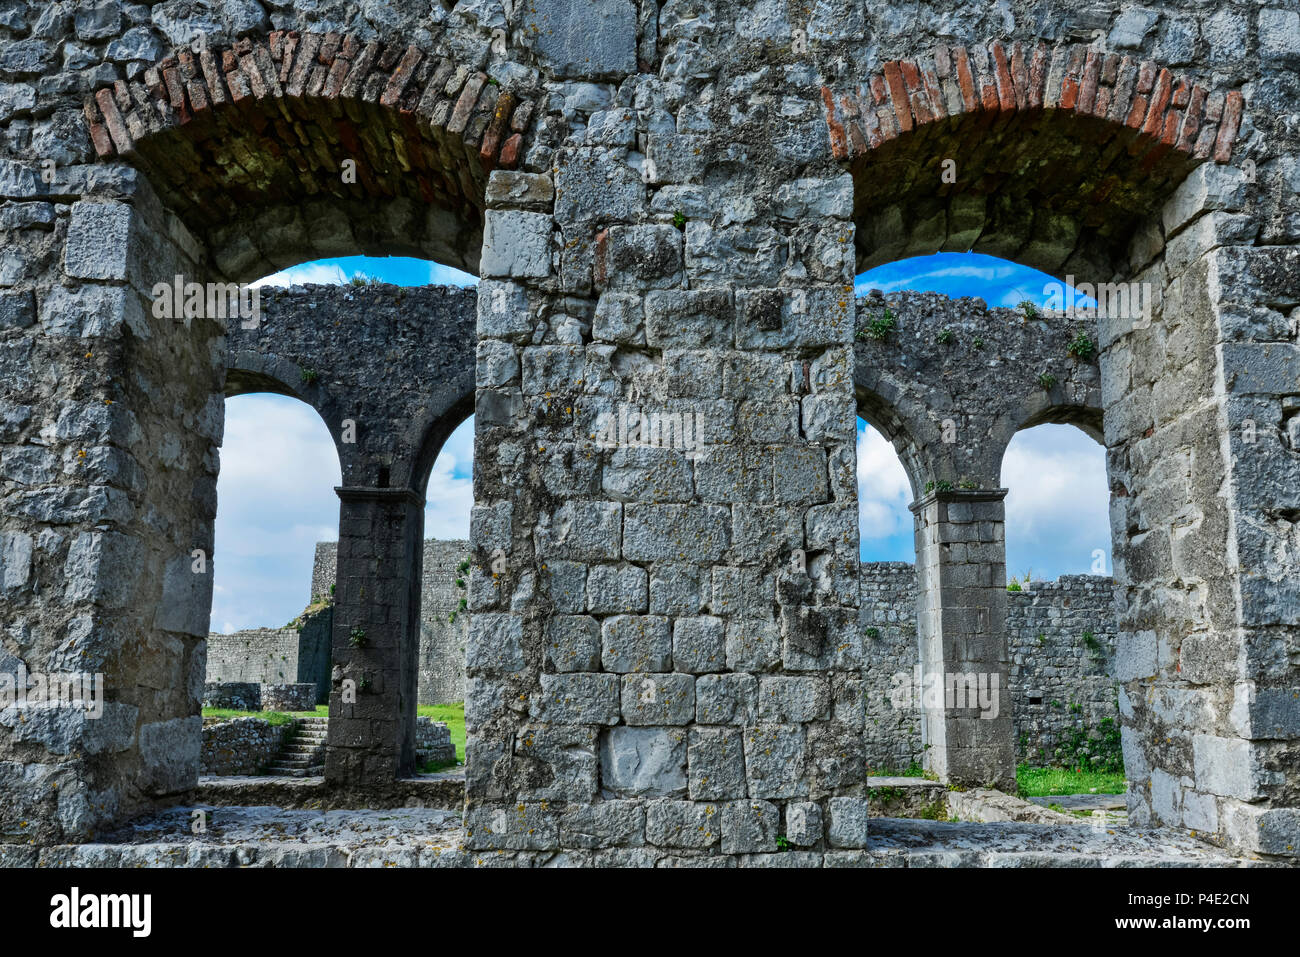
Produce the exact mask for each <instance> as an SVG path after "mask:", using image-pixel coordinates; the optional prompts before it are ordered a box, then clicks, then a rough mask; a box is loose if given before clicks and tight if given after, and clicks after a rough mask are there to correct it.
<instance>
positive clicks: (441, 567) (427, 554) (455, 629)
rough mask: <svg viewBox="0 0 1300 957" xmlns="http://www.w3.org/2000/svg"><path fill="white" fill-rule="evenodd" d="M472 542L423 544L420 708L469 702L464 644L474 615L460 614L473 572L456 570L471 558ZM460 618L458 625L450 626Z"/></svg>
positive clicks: (427, 542)
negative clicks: (421, 706)
mask: <svg viewBox="0 0 1300 957" xmlns="http://www.w3.org/2000/svg"><path fill="white" fill-rule="evenodd" d="M469 555H470V547H469V542H467V541H437V540H434V539H425V541H424V576H423V580H422V581H421V587H420V664H419V669H420V670H419V691H418V694H419V699H420V704H448V703H450V702H453V701H464V700H465V639H466V636H467V635H468V621H469V615H468V614H466V613H465V612H463V611H460V602H461V599H462V598H468V595H469V590H468V587H466V588H461V587H459V586H457V584H456V581H457V579H459V580H461V581H463V582H465V584H466V586H468V584H469V572H468V571H465V572H461V571H457V566H458V565H460V563H461V562H463V561H464V560H465V559H467V558H469ZM453 614H455V619H456V620H455V621H451V620H450V619H451V617H452V615H453Z"/></svg>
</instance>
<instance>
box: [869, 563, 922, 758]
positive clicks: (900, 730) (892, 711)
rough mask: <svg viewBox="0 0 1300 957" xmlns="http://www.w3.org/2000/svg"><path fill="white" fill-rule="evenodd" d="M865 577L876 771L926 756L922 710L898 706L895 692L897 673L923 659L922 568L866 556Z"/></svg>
mask: <svg viewBox="0 0 1300 957" xmlns="http://www.w3.org/2000/svg"><path fill="white" fill-rule="evenodd" d="M859 582H860V587H861V596H862V597H861V601H862V604H861V606H860V608H859V610H858V621H859V622H860V623H861V627H862V635H863V638H862V655H863V659H864V660H865V662H866V668H865V670H864V674H863V681H864V682H865V683H866V687H865V688H864V689H863V690H864V692H865V697H866V702H867V718H866V722H867V723H866V733H865V735H864V740H865V745H866V752H867V766H868V767H869V768H871V769H872V771H873V773H874V772H876V771H878V770H881V771H904V770H906V769H907V766H908V765H909V764H911V763H912V761H914V760H915V761H920V759H921V714H920V712H919V711H915V710H912V709H900V708H894V707H892V706H891V705H890V699H889V692H890V688H891V683H892V681H893V677H894V675H895V674H896V673H898V672H899V671H910V670H911V668H912V666H913V665H915V664H916V663H917V661H918V645H917V640H916V586H917V583H916V568H915V567H914V566H912V565H910V564H908V563H907V562H865V563H863V565H862V568H861V577H860V578H859Z"/></svg>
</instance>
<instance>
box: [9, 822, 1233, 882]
mask: <svg viewBox="0 0 1300 957" xmlns="http://www.w3.org/2000/svg"><path fill="white" fill-rule="evenodd" d="M196 811H202V812H203V814H202V816H201V817H199V816H196V814H195V812H196ZM196 829H198V830H196ZM870 834H871V838H870V846H869V847H867V848H866V849H863V850H839V851H828V852H826V853H825V854H823V853H821V852H788V853H773V854H756V855H749V856H746V857H742V858H739V859H736V858H717V857H713V858H709V857H686V856H673V855H674V854H683V855H684V854H687V853H689V852H672V851H665V850H661V849H657V848H650V847H645V848H634V849H629V850H625V851H610V852H591V851H579V852H568V853H560V854H553V853H540V852H533V853H520V854H513V853H499V852H470V851H465V850H462V849H461V846H460V845H461V842H462V839H463V831H462V829H461V816H460V813H459V812H458V811H452V810H445V809H437V808H428V807H425V808H414V807H412V808H394V809H390V810H365V811H359V810H333V811H328V810H309V809H301V808H300V809H284V808H274V807H217V808H212V807H206V808H193V807H176V808H171V809H169V810H167V811H163V812H160V813H158V814H154V815H151V816H149V817H147V818H143V819H141V820H138V821H136V822H134V823H132V824H131V825H129V826H127V827H124V828H122V829H121V830H119V831H117V832H116V833H114V834H112V835H109V836H108V837H107V839H106V841H105V842H104V843H97V844H83V845H64V846H57V847H50V848H36V847H23V846H21V845H0V866H17V867H22V866H44V867H60V866H62V867H114V866H124V867H139V866H144V867H187V866H188V867H239V866H258V867H492V866H509V865H512V864H518V865H525V866H534V867H536V866H591V865H594V864H629V863H630V864H637V865H642V866H644V865H648V864H653V865H655V866H660V867H663V866H691V865H699V864H712V865H713V866H718V865H719V864H721V865H722V866H733V865H736V864H739V865H740V866H776V867H780V866H792V865H794V866H818V865H822V864H825V865H826V866H838V867H1239V866H1249V864H1251V863H1252V862H1250V861H1246V860H1243V859H1241V858H1237V857H1234V856H1232V855H1230V854H1228V853H1226V852H1224V851H1222V850H1220V849H1218V848H1215V847H1212V846H1210V845H1208V844H1205V843H1203V842H1201V841H1199V840H1197V839H1195V838H1192V837H1190V836H1188V835H1187V834H1184V833H1182V832H1178V831H1172V830H1167V829H1145V828H1121V829H1106V828H1099V827H1094V826H1092V825H1091V824H1068V825H1061V824H1038V823H1020V822H999V823H993V824H969V823H949V822H945V821H926V820H908V819H902V818H874V819H873V820H872V822H871V831H870Z"/></svg>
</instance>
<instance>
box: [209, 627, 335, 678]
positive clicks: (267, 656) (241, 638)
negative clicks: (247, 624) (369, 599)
mask: <svg viewBox="0 0 1300 957" xmlns="http://www.w3.org/2000/svg"><path fill="white" fill-rule="evenodd" d="M332 622H333V610H332V609H331V608H329V607H323V608H322V607H318V608H316V609H315V610H313V611H311V612H309V613H308V614H306V615H304V616H302V617H301V618H300V619H299V620H298V621H297V622H296V623H295V624H294V625H293V626H291V627H288V628H247V629H244V630H242V631H236V632H232V633H231V634H229V635H223V634H218V633H216V632H211V633H209V635H208V659H207V661H208V663H207V680H208V681H251V682H256V683H258V684H285V683H290V684H292V683H299V682H307V683H311V684H313V685H315V686H316V689H317V692H316V700H317V701H320V702H324V701H325V700H327V698H328V695H329V677H330V673H329V672H330V641H331V634H330V630H331V624H332Z"/></svg>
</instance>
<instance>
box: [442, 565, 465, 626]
mask: <svg viewBox="0 0 1300 957" xmlns="http://www.w3.org/2000/svg"><path fill="white" fill-rule="evenodd" d="M469 567H470V566H469V557H468V556H466V557H465V558H463V559H462V560H461V562H460V564H459V565H457V566H456V587H457V588H459V589H460V590H461V591H464V590H465V589H466V588H468V587H469V586H468V585H467V584H466V582H465V575H467V574H468V573H469ZM468 605H469V601H468V600H466V599H465V598H461V600H460V602H459V603H458V604H457V605H456V608H455V610H454V611H452V613H451V614H450V615H448V616H447V624H449V625H454V624H456V616H457V615H459V614H460V613H461V612H462V611H464V610H465V608H466V607H467V606H468Z"/></svg>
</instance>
